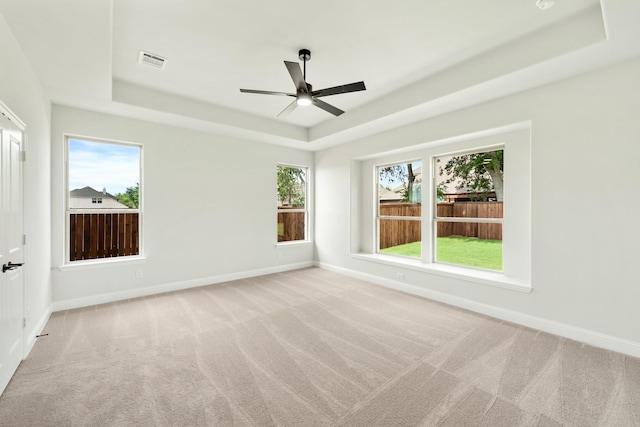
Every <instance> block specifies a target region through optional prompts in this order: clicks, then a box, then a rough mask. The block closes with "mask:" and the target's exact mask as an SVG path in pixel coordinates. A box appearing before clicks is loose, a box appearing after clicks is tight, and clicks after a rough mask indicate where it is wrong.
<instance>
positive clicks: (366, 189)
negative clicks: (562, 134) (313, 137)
mask: <svg viewBox="0 0 640 427" xmlns="http://www.w3.org/2000/svg"><path fill="white" fill-rule="evenodd" d="M351 168H352V169H351V172H352V174H351V186H352V187H351V194H352V199H351V215H352V217H351V230H352V235H351V248H352V257H354V258H357V259H360V260H365V261H370V262H375V263H380V264H384V265H390V266H393V267H394V268H400V269H410V270H415V271H419V272H426V273H431V274H435V275H440V276H446V277H455V278H459V279H463V280H469V281H473V282H478V283H483V284H490V285H495V286H499V287H503V288H508V289H514V290H518V291H524V292H529V291H530V290H531V128H530V127H529V124H528V123H521V124H517V125H514V126H513V127H511V128H509V129H508V130H505V131H504V132H502V131H500V130H496V132H495V133H490V132H489V131H487V132H486V133H485V135H480V136H478V134H469V135H461V136H458V137H451V138H447V139H445V140H438V141H431V142H427V143H424V144H420V145H417V146H414V147H406V148H405V149H402V150H394V151H390V152H387V153H380V154H379V155H378V156H375V157H374V156H367V157H366V158H363V159H361V160H358V159H354V161H352V165H351ZM372 178H373V179H372ZM423 199H424V201H427V203H421V202H422V201H423ZM401 273H402V271H396V274H397V277H403V275H402V274H401Z"/></svg>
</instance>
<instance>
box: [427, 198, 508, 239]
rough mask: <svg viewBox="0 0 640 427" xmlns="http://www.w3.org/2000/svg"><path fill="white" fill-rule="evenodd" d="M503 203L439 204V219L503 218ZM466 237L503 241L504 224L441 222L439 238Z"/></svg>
mask: <svg viewBox="0 0 640 427" xmlns="http://www.w3.org/2000/svg"><path fill="white" fill-rule="evenodd" d="M502 210H503V203H502V202H457V203H438V216H439V217H456V218H502V217H503V216H502V215H503V213H502ZM446 236H465V237H477V238H478V239H490V240H502V224H478V223H472V222H440V223H439V224H438V237H446Z"/></svg>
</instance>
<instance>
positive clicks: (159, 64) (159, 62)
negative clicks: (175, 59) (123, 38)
mask: <svg viewBox="0 0 640 427" xmlns="http://www.w3.org/2000/svg"><path fill="white" fill-rule="evenodd" d="M166 60H167V58H163V57H161V56H158V55H154V54H153V53H149V52H145V51H144V50H141V51H140V56H139V57H138V62H139V63H140V64H146V65H148V66H150V67H153V68H155V69H157V70H162V69H163V68H164V63H165V61H166Z"/></svg>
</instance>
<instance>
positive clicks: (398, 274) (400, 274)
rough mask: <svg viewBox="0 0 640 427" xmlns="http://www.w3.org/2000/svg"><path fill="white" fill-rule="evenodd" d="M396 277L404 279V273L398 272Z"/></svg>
mask: <svg viewBox="0 0 640 427" xmlns="http://www.w3.org/2000/svg"><path fill="white" fill-rule="evenodd" d="M396 279H399V280H404V273H400V272H398V273H396Z"/></svg>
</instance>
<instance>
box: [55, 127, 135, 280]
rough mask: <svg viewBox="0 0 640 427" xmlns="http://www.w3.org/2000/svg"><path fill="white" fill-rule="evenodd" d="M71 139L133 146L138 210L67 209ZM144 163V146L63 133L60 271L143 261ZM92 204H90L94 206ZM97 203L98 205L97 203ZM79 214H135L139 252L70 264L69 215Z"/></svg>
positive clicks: (68, 203) (68, 201) (68, 206)
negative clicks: (62, 269) (135, 152)
mask: <svg viewBox="0 0 640 427" xmlns="http://www.w3.org/2000/svg"><path fill="white" fill-rule="evenodd" d="M70 140H80V141H86V142H91V143H100V144H111V145H121V146H127V147H136V148H138V150H139V156H138V177H139V182H138V185H139V190H138V192H139V193H138V195H139V204H138V208H137V209H133V208H129V209H113V208H112V209H110V208H87V209H82V208H71V207H70V189H69V141H70ZM143 164H144V146H143V144H142V143H135V142H129V141H119V140H113V139H106V138H99V137H93V136H84V135H76V134H64V203H63V209H64V221H65V227H64V238H63V242H64V248H63V250H64V264H63V266H62V267H63V268H64V267H66V268H69V267H73V266H82V265H91V264H109V263H122V262H123V261H136V260H143V259H145V258H146V257H145V255H144V227H143V224H144V220H143V217H144V206H143V205H144V174H143ZM93 204H94V203H93V201H92V205H93ZM96 204H97V203H96ZM72 213H76V214H82V213H97V214H100V213H111V214H119V213H137V214H138V253H137V254H134V255H121V256H112V257H102V258H90V259H83V260H74V261H71V243H70V241H71V235H70V233H71V220H70V218H71V214H72Z"/></svg>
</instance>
